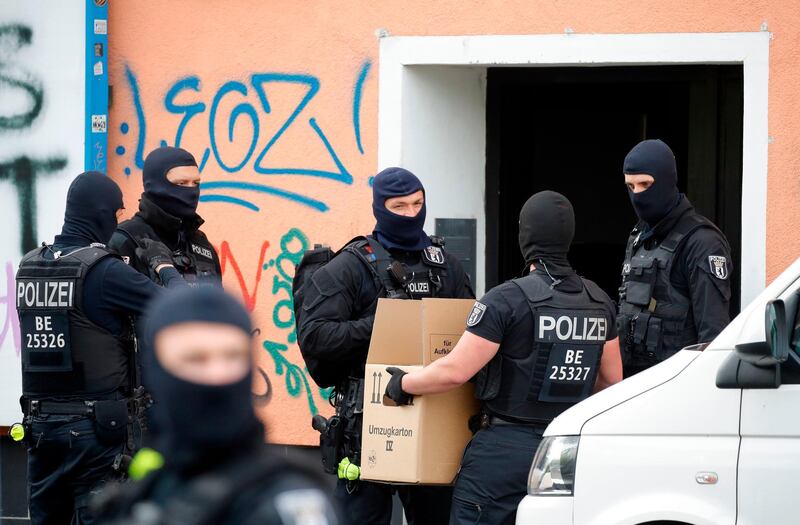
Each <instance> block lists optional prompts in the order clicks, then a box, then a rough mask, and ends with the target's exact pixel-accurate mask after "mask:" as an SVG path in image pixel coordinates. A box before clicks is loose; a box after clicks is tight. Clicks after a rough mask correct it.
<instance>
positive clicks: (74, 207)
mask: <svg viewBox="0 0 800 525" xmlns="http://www.w3.org/2000/svg"><path fill="white" fill-rule="evenodd" d="M122 207H123V206H122V191H121V190H120V189H119V186H117V183H116V182H114V181H113V180H112V179H111V178H110V177H107V176H106V175H105V174H103V173H100V172H98V171H87V172H84V173H81V174H80V175H78V176H77V177H75V180H73V181H72V184H70V186H69V191H67V207H66V209H65V211H64V226H62V227H61V235H59V236H58V237H56V241H55V244H63V245H70V244H71V245H75V246H78V245H81V246H88V245H89V244H91V243H93V242H99V243H102V244H106V243H107V242H108V241H109V239H111V235H112V234H113V233H114V230H115V229H116V228H117V210H119V209H120V208H122Z"/></svg>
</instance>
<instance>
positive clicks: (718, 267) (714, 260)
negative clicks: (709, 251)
mask: <svg viewBox="0 0 800 525" xmlns="http://www.w3.org/2000/svg"><path fill="white" fill-rule="evenodd" d="M708 266H709V268H710V269H711V275H713V276H714V277H716V278H717V279H721V280H723V281H724V280H725V279H727V278H728V259H727V257H723V256H721V255H709V256H708Z"/></svg>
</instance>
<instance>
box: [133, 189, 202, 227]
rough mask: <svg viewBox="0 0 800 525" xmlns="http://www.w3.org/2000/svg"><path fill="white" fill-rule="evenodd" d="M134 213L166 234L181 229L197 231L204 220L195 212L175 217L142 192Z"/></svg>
mask: <svg viewBox="0 0 800 525" xmlns="http://www.w3.org/2000/svg"><path fill="white" fill-rule="evenodd" d="M136 215H138V216H139V217H141V218H142V219H143V220H144V222H146V223H147V224H149V225H150V226H151V227H152V228H153V229H154V230H155V231H156V233H159V234H162V233H163V234H167V235H175V234H177V233H179V232H181V231H184V232H194V231H197V229H198V228H200V226H202V225H203V223H204V222H205V221H204V220H203V218H202V217H200V216H199V215H197V214H195V216H194V217H192V218H190V219H180V218H178V217H175V216H174V215H171V214H169V213H167V212H166V211H164V210H163V209H161V208H160V207H159V206H158V205H157V204H155V203H154V202H153V201H152V200H150V199H149V198H148V197H147V195H144V194H142V198H141V199H139V211H138V212H136Z"/></svg>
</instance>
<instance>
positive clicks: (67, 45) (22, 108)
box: [0, 1, 84, 426]
mask: <svg viewBox="0 0 800 525" xmlns="http://www.w3.org/2000/svg"><path fill="white" fill-rule="evenodd" d="M76 11H78V12H76ZM83 41H84V19H83V14H82V12H80V10H75V9H73V8H72V7H71V6H69V5H66V3H65V5H63V6H62V5H53V6H50V5H48V6H44V5H39V4H35V5H32V4H30V2H23V1H11V2H5V3H4V5H3V9H2V13H0V222H2V224H3V236H4V237H3V238H4V241H5V242H4V243H3V244H2V246H0V426H3V425H8V424H11V423H13V422H14V421H17V420H19V404H18V403H17V402H16V400H17V399H18V398H19V395H20V390H21V386H20V381H21V376H20V364H19V359H20V350H21V346H20V330H19V325H18V320H17V313H16V309H15V297H14V293H13V292H14V275H15V273H16V269H17V264H18V262H19V259H20V257H21V256H22V254H24V253H26V252H27V251H29V250H31V249H33V248H34V247H36V246H37V245H38V244H39V243H40V242H42V241H44V240H47V239H50V240H51V239H52V237H53V235H54V234H55V233H56V232H57V231H58V229H59V228H60V226H61V219H62V218H63V209H64V196H65V194H66V189H67V187H68V185H69V182H70V177H69V176H68V174H69V173H71V172H74V173H73V174H76V173H77V172H79V171H81V166H82V165H83V112H82V107H76V105H75V104H74V103H72V104H70V101H74V100H76V99H77V100H83V97H84V72H83V70H82V68H75V67H74V64H75V63H76V60H81V58H82V56H83Z"/></svg>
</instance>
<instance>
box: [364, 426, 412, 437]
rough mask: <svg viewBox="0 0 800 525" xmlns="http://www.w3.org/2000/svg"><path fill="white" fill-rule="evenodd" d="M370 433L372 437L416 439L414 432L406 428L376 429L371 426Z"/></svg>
mask: <svg viewBox="0 0 800 525" xmlns="http://www.w3.org/2000/svg"><path fill="white" fill-rule="evenodd" d="M369 433H370V435H372V436H387V437H414V431H413V430H410V429H408V428H405V427H376V426H374V425H370V426H369Z"/></svg>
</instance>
